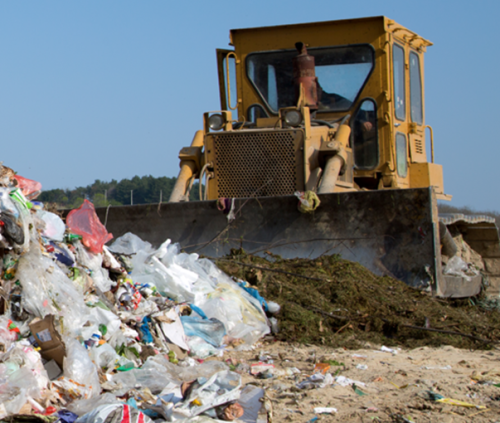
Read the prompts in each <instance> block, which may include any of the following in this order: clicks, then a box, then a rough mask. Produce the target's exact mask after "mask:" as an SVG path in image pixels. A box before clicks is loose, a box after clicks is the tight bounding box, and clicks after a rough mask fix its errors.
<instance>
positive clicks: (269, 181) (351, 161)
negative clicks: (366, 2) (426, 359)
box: [101, 16, 500, 297]
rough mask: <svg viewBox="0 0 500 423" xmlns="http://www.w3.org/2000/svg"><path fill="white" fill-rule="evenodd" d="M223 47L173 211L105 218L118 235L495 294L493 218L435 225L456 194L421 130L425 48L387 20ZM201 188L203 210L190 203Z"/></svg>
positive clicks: (427, 130)
mask: <svg viewBox="0 0 500 423" xmlns="http://www.w3.org/2000/svg"><path fill="white" fill-rule="evenodd" d="M230 45H231V46H232V47H233V48H232V49H230V50H217V63H218V79H219V88H220V102H221V110H220V111H212V112H207V113H205V114H204V116H203V129H202V130H199V131H198V132H196V134H195V136H194V138H193V141H192V143H191V145H190V146H189V147H185V148H183V149H182V150H181V152H180V154H179V159H180V167H181V169H180V172H179V176H178V179H177V182H176V185H175V188H174V190H173V192H172V195H171V197H170V201H169V203H167V204H160V205H158V207H157V208H155V207H151V206H134V207H135V209H131V208H128V209H126V208H112V209H110V210H109V213H110V215H109V217H108V219H107V221H108V227H109V228H110V229H111V231H112V232H114V233H115V235H119V234H121V233H124V232H126V231H127V230H133V231H134V232H135V233H137V234H139V235H141V236H143V237H144V238H145V239H148V240H150V241H151V242H153V243H156V244H158V243H159V242H162V241H163V240H164V239H165V238H166V237H170V238H171V239H172V240H173V241H176V242H180V243H181V246H182V247H183V248H184V249H185V250H186V251H188V252H198V253H201V254H205V255H207V256H210V257H216V256H221V255H224V254H227V253H228V252H229V251H230V249H231V248H244V249H245V250H246V251H248V252H251V253H255V254H269V253H276V254H279V255H281V256H283V257H297V256H300V257H311V258H313V257H317V256H319V255H322V254H333V253H337V254H340V255H342V256H343V257H344V258H346V259H349V260H353V261H358V262H360V263H362V264H363V265H365V266H367V267H368V268H369V269H370V270H372V271H374V272H375V273H377V274H387V275H391V276H394V277H396V278H399V279H401V280H403V281H404V282H406V283H407V284H409V285H411V286H414V287H416V288H420V289H422V288H428V289H430V290H432V291H433V293H434V294H436V295H440V296H445V297H465V296H470V295H475V294H477V293H478V292H479V290H480V289H481V286H482V285H484V284H485V282H486V284H489V286H490V287H489V290H490V292H492V293H493V292H495V290H498V287H499V286H500V249H499V242H498V241H499V240H498V230H497V228H496V226H495V223H494V220H493V219H492V218H488V217H478V216H474V217H467V216H463V215H447V216H438V211H437V200H438V199H441V200H449V199H450V198H451V197H450V196H448V195H446V194H445V191H444V187H443V172H442V167H441V165H439V164H436V163H434V150H433V133H432V128H431V127H430V126H429V125H427V124H426V122H425V108H424V53H425V51H426V49H427V47H429V46H431V45H432V43H431V42H430V41H428V40H426V39H424V38H422V37H421V36H419V35H417V34H416V33H414V32H412V31H410V30H408V29H406V28H404V27H403V26H401V25H399V24H397V23H396V22H394V21H393V20H391V19H388V18H386V17H383V16H381V17H370V18H362V19H349V20H338V21H327V22H315V23H306V24H298V25H283V26H273V27H262V28H249V29H236V30H232V31H231V32H230ZM426 134H427V136H428V137H429V141H430V142H429V143H428V144H429V145H430V151H427V149H426ZM196 180H197V181H199V184H198V186H199V190H200V191H199V194H200V199H201V200H204V201H200V202H193V201H191V202H189V201H188V200H189V196H190V191H191V189H192V187H193V185H194V182H195V181H196ZM127 210H128V211H127ZM134 210H135V211H134ZM101 212H102V213H103V211H101ZM144 216H147V218H146V219H144ZM151 228H152V229H151ZM471 263H472V264H473V265H471ZM485 275H486V276H487V278H485V277H484V276H485Z"/></svg>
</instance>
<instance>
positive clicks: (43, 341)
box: [30, 314, 66, 369]
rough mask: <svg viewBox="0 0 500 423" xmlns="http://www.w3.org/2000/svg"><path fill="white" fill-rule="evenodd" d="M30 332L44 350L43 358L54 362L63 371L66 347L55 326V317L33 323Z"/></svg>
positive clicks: (51, 316) (42, 352)
mask: <svg viewBox="0 0 500 423" xmlns="http://www.w3.org/2000/svg"><path fill="white" fill-rule="evenodd" d="M30 330H31V334H32V335H33V336H34V337H35V339H36V342H37V344H38V345H39V346H40V348H41V350H42V351H41V354H42V357H43V358H44V359H45V360H48V361H50V360H54V361H55V362H56V363H57V364H58V366H59V367H60V368H61V369H62V368H63V360H64V357H65V356H66V346H65V345H64V342H63V341H62V338H61V335H59V333H58V332H57V330H56V328H55V326H54V316H53V315H52V314H49V315H48V316H45V318H44V319H43V320H38V321H35V322H32V323H31V324H30Z"/></svg>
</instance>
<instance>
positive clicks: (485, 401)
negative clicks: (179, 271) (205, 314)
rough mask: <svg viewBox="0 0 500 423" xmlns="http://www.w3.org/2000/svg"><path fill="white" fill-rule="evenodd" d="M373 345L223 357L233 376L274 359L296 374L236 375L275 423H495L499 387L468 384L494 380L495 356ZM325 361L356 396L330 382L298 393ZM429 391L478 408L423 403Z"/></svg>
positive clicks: (270, 345)
mask: <svg viewBox="0 0 500 423" xmlns="http://www.w3.org/2000/svg"><path fill="white" fill-rule="evenodd" d="M380 347H381V346H375V345H371V344H369V343H367V344H366V345H365V348H363V349H360V350H347V349H344V348H329V347H323V346H321V347H318V346H305V345H300V344H288V343H284V342H279V341H264V342H262V343H260V344H257V345H256V347H255V349H254V350H253V351H249V352H230V353H226V354H225V356H224V359H225V360H228V359H232V363H233V365H234V366H235V368H236V370H238V369H239V368H240V367H241V368H245V367H246V365H251V364H255V363H258V362H260V361H261V360H259V358H260V359H262V358H265V359H266V360H267V361H269V360H272V361H273V364H274V366H275V368H276V369H277V370H278V371H277V373H278V374H279V373H280V371H281V373H284V371H286V369H287V368H296V369H298V370H299V371H300V374H294V375H292V376H275V377H272V378H269V379H260V378H259V377H256V376H252V375H251V374H249V373H248V372H242V376H243V382H244V384H248V383H250V384H253V385H256V386H259V387H262V388H264V389H265V391H266V395H267V397H268V399H269V400H270V401H271V404H272V412H273V419H272V421H274V422H287V421H288V422H308V421H310V420H311V419H313V418H315V417H318V421H324V422H337V421H339V422H340V421H349V422H471V421H474V422H500V387H496V386H494V385H492V384H486V383H480V382H479V381H477V380H474V379H473V378H476V379H481V378H483V379H486V380H488V381H490V383H491V382H495V383H499V382H500V351H498V350H492V351H470V350H463V349H457V348H454V347H452V346H444V347H440V348H431V347H420V348H416V349H398V350H397V354H392V353H390V352H382V351H380ZM325 361H328V362H329V363H331V364H330V369H329V370H328V371H327V372H328V373H331V374H332V376H334V375H336V376H345V377H347V378H350V379H353V380H355V381H358V382H361V383H358V386H357V388H358V393H356V392H355V390H354V389H353V386H352V385H348V386H346V387H343V386H340V385H339V384H338V383H336V382H334V383H333V384H332V385H330V386H326V387H324V388H317V389H298V388H297V384H298V383H300V382H301V381H303V380H304V379H306V378H307V376H308V375H311V374H312V373H313V372H314V368H315V364H316V363H321V362H325ZM240 363H243V364H240ZM245 363H246V365H245ZM475 372H476V373H475ZM485 372H489V373H485ZM482 373H485V374H484V375H481V374H482ZM478 375H481V376H478ZM334 377H335V376H334ZM362 384H364V385H362ZM429 391H433V392H435V393H437V394H440V395H442V396H444V397H445V398H451V399H454V400H460V401H465V402H467V403H469V404H473V405H475V406H478V407H485V408H476V407H471V408H468V407H463V406H455V405H449V404H442V403H439V402H436V401H433V400H431V399H429V398H428V392H429ZM359 393H363V394H365V395H360V394H359ZM316 407H334V408H336V409H337V413H334V414H331V415H327V414H318V413H315V412H314V408H316Z"/></svg>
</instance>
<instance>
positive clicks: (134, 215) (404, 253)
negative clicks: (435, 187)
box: [97, 189, 439, 287]
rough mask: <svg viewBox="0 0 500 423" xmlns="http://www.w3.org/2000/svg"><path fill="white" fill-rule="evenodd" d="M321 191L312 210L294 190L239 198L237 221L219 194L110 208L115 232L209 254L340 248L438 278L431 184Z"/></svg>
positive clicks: (383, 270) (413, 282) (375, 263)
mask: <svg viewBox="0 0 500 423" xmlns="http://www.w3.org/2000/svg"><path fill="white" fill-rule="evenodd" d="M319 197H320V199H321V205H320V207H319V208H318V209H317V210H316V211H315V212H314V213H312V214H302V213H300V212H299V211H298V210H297V202H298V200H297V198H296V197H295V196H281V197H261V198H258V199H256V198H252V199H235V201H234V205H235V207H234V211H235V212H236V219H235V220H234V221H233V222H231V223H230V224H228V221H227V216H226V215H225V214H223V213H222V212H220V211H219V210H218V209H217V204H216V201H203V202H189V203H165V204H162V205H161V207H160V208H158V205H156V204H151V205H138V206H120V207H111V208H110V209H109V212H108V218H107V229H108V230H109V231H110V232H112V233H113V235H114V236H115V238H116V237H119V236H121V235H123V234H125V233H126V232H133V233H135V234H136V235H138V236H140V237H141V238H143V239H144V240H147V241H149V242H151V243H152V244H153V245H155V246H158V245H160V244H161V243H162V242H163V241H165V240H166V239H167V238H170V239H171V240H172V241H173V242H179V243H180V245H181V247H182V248H184V249H185V250H186V251H187V252H196V253H199V254H204V255H206V256H209V257H220V256H223V255H226V254H228V253H229V251H230V249H231V248H240V247H242V248H244V249H245V250H246V251H247V252H251V253H257V254H263V253H264V252H265V251H272V252H273V253H276V254H279V255H281V256H282V257H286V258H293V257H310V258H316V257H318V256H321V255H323V254H340V255H341V256H342V257H343V258H344V259H347V260H351V261H357V262H359V263H361V264H363V265H364V266H366V267H367V268H368V269H370V270H372V271H373V272H375V273H376V274H378V275H385V274H387V275H392V276H394V277H396V278H398V279H400V280H402V281H404V282H406V283H407V284H408V285H410V286H414V287H423V286H426V285H428V284H429V283H432V281H436V280H437V279H436V275H435V265H434V259H435V251H434V245H435V244H436V242H437V245H439V241H438V238H437V236H438V235H437V234H436V231H435V229H434V228H435V227H436V226H437V225H435V222H433V219H434V220H436V219H437V217H436V218H434V217H433V215H432V201H433V200H432V195H431V191H430V190H429V189H411V190H389V191H373V192H351V193H339V194H324V195H320V196H319ZM97 213H98V215H99V217H100V219H101V221H103V222H104V220H105V215H106V209H105V208H98V209H97ZM433 223H434V224H433ZM438 254H439V252H438Z"/></svg>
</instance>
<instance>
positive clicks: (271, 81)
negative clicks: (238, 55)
mask: <svg viewBox="0 0 500 423" xmlns="http://www.w3.org/2000/svg"><path fill="white" fill-rule="evenodd" d="M307 51H308V53H309V54H310V55H311V56H314V59H315V65H316V69H315V72H316V76H317V78H318V89H319V91H318V92H319V99H318V100H319V109H318V112H342V111H347V110H349V109H351V108H352V106H353V105H354V104H355V103H356V99H357V97H358V95H359V93H360V92H361V90H362V89H363V87H364V85H365V83H366V81H367V80H368V78H369V77H370V74H371V72H372V70H373V67H374V65H375V51H374V49H373V47H372V46H371V45H369V44H361V45H351V46H339V47H317V48H309V49H308V50H307ZM296 56H297V51H296V50H280V51H270V52H258V53H251V54H249V55H248V56H247V58H246V71H247V76H248V78H249V79H250V82H251V83H252V85H253V86H254V88H255V89H256V91H257V92H258V94H259V95H260V96H261V98H262V99H263V100H264V101H265V103H266V104H267V106H268V108H269V110H270V111H271V113H277V112H278V109H280V108H282V107H290V106H294V105H295V104H296V103H297V100H296V98H295V87H294V85H293V65H292V63H293V62H292V61H293V58H294V57H296Z"/></svg>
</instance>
